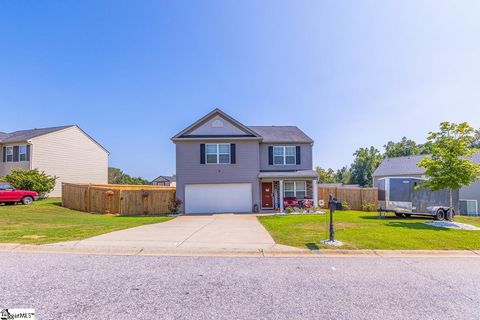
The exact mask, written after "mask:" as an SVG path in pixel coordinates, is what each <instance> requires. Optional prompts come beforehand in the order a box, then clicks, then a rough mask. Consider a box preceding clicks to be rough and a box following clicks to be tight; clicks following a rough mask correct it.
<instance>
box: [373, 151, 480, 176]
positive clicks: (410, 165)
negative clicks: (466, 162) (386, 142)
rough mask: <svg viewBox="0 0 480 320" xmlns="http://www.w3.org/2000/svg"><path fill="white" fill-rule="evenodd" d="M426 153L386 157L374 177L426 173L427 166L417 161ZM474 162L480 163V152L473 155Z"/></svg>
mask: <svg viewBox="0 0 480 320" xmlns="http://www.w3.org/2000/svg"><path fill="white" fill-rule="evenodd" d="M423 157H425V155H420V156H408V157H398V158H386V159H385V160H383V161H382V163H381V164H380V165H379V166H378V168H377V170H375V172H373V174H372V175H373V176H374V177H384V176H399V175H409V174H412V175H419V174H424V173H425V168H420V167H419V166H417V163H418V162H420V160H422V158H423ZM472 161H473V162H474V163H480V154H478V153H477V154H475V155H473V156H472Z"/></svg>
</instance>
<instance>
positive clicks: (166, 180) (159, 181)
mask: <svg viewBox="0 0 480 320" xmlns="http://www.w3.org/2000/svg"><path fill="white" fill-rule="evenodd" d="M150 184H151V185H152V186H165V187H175V186H176V185H177V183H176V177H175V176H158V177H157V178H155V179H154V180H152V182H150Z"/></svg>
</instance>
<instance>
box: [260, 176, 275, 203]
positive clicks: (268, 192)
mask: <svg viewBox="0 0 480 320" xmlns="http://www.w3.org/2000/svg"><path fill="white" fill-rule="evenodd" d="M272 189H273V186H272V183H271V182H262V208H273V196H272V195H273V190H272Z"/></svg>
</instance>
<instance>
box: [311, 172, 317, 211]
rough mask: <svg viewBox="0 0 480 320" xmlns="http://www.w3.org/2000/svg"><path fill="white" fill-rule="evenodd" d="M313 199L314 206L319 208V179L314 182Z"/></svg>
mask: <svg viewBox="0 0 480 320" xmlns="http://www.w3.org/2000/svg"><path fill="white" fill-rule="evenodd" d="M312 192H313V195H312V199H313V206H315V207H318V181H317V179H313V180H312Z"/></svg>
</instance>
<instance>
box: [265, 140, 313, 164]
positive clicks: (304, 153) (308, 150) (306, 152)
mask: <svg viewBox="0 0 480 320" xmlns="http://www.w3.org/2000/svg"><path fill="white" fill-rule="evenodd" d="M269 146H300V160H301V161H300V164H299V165H296V164H295V165H293V164H292V165H269V164H268V147H269ZM260 170H271V171H273V170H275V171H282V170H312V145H311V144H310V143H296V144H295V143H261V144H260Z"/></svg>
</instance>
